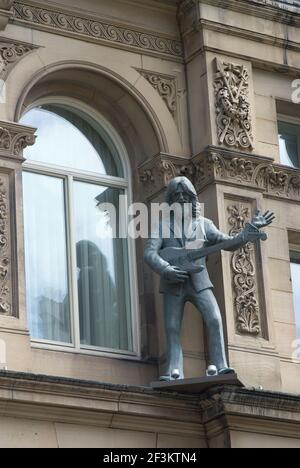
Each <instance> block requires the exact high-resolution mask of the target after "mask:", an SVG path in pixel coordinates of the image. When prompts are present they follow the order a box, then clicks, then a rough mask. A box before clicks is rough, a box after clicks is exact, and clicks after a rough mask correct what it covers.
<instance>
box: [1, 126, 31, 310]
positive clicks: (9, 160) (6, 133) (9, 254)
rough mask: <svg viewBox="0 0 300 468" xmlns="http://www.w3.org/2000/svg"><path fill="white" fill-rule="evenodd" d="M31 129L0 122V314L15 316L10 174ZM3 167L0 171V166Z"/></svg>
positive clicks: (21, 160) (15, 295) (28, 138)
mask: <svg viewBox="0 0 300 468" xmlns="http://www.w3.org/2000/svg"><path fill="white" fill-rule="evenodd" d="M34 132H35V129H34V128H30V127H24V126H23V125H18V124H15V123H9V122H0V316H1V315H6V316H11V315H17V306H16V304H15V302H16V300H17V299H16V298H17V294H16V291H15V287H17V285H16V284H15V274H14V275H13V273H12V272H13V271H14V272H16V271H17V266H16V265H13V262H14V261H15V240H14V239H15V238H14V235H15V234H14V233H15V230H16V228H15V226H13V225H12V216H11V206H10V203H11V200H13V199H14V196H15V195H14V190H15V189H14V182H12V183H11V181H12V180H13V174H14V171H15V170H16V167H18V165H17V164H16V163H18V164H19V165H21V164H22V162H23V149H24V148H26V146H28V145H33V144H34V142H35V136H34ZM2 166H4V169H3V170H2V169H1V167H2Z"/></svg>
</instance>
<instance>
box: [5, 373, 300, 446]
mask: <svg viewBox="0 0 300 468" xmlns="http://www.w3.org/2000/svg"><path fill="white" fill-rule="evenodd" d="M0 414H1V415H2V416H11V417H27V418H30V419H45V418H48V419H50V420H52V421H53V420H55V421H63V422H73V423H82V422H85V423H86V422H89V424H91V425H107V424H110V425H111V424H112V422H113V423H114V424H115V427H121V426H122V427H123V428H124V427H128V426H130V427H135V428H136V427H138V428H139V429H140V430H146V428H147V430H149V427H150V430H155V428H157V429H159V431H162V432H166V433H170V431H171V432H172V434H175V433H184V434H186V435H192V434H194V435H195V434H197V436H199V434H200V433H201V434H202V432H203V424H204V425H205V424H209V423H210V422H211V421H213V420H218V419H220V418H222V417H225V418H227V419H226V420H227V421H229V422H230V421H232V424H233V423H234V425H235V426H237V427H238V426H239V427H248V426H249V424H250V422H251V421H252V422H251V424H252V425H254V426H257V425H262V426H263V427H264V428H265V429H268V431H269V432H272V430H273V429H272V428H273V427H274V424H275V423H276V424H279V423H284V424H285V432H286V433H287V434H288V433H289V430H291V431H293V433H294V430H295V427H296V428H297V431H298V437H300V431H299V425H300V396H298V395H291V394H285V393H279V392H270V391H263V390H257V389H246V388H239V387H235V386H232V385H230V386H227V385H219V386H216V387H214V388H211V389H210V390H207V391H206V392H204V393H203V394H202V395H201V396H199V395H186V394H182V393H172V394H169V393H168V394H166V393H164V392H160V391H157V390H153V389H151V388H149V387H133V386H127V385H115V384H107V383H100V382H93V381H92V382H91V381H83V380H76V379H69V378H62V377H51V376H46V375H34V374H27V373H20V372H12V371H9V372H8V371H0ZM175 421H176V422H178V423H180V424H178V427H177V426H176V425H175V427H174V422H175ZM249 427H250V426H249Z"/></svg>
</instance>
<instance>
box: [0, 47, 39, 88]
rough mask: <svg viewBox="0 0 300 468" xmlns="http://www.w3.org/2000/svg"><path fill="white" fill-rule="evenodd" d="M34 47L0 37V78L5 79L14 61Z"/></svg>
mask: <svg viewBox="0 0 300 468" xmlns="http://www.w3.org/2000/svg"><path fill="white" fill-rule="evenodd" d="M34 49H36V47H35V46H32V45H30V44H28V45H27V44H18V43H13V42H11V41H7V40H5V39H0V79H5V78H6V76H7V74H8V73H9V72H10V70H11V69H12V68H13V66H14V65H15V63H16V62H17V61H18V60H20V59H21V58H22V57H24V56H25V55H27V54H29V53H30V52H32V51H33V50H34Z"/></svg>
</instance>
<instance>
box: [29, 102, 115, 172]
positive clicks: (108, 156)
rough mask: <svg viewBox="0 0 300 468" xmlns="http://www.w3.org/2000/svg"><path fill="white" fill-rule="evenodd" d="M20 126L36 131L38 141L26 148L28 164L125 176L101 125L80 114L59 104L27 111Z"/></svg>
mask: <svg viewBox="0 0 300 468" xmlns="http://www.w3.org/2000/svg"><path fill="white" fill-rule="evenodd" d="M21 123H22V124H24V125H29V126H31V127H36V128H37V137H38V138H37V141H36V143H35V145H34V146H32V147H30V148H27V149H26V150H25V152H24V157H25V158H26V159H27V160H28V161H32V162H37V163H43V164H47V165H55V166H60V167H64V168H67V169H71V170H75V171H80V172H91V173H95V174H98V175H110V176H114V177H124V170H123V167H122V164H121V161H120V159H119V156H118V154H117V151H116V150H115V148H114V145H113V144H112V142H110V141H109V138H108V136H107V135H105V134H104V131H103V129H101V127H100V125H97V123H96V122H95V121H94V120H93V119H92V118H91V117H89V116H87V115H86V114H84V113H82V112H81V111H78V110H75V109H73V108H71V107H68V106H62V105H59V104H51V105H43V106H40V107H35V108H32V109H30V110H29V111H28V112H26V113H25V114H24V115H23V117H22V119H21Z"/></svg>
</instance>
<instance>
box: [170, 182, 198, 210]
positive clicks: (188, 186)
mask: <svg viewBox="0 0 300 468" xmlns="http://www.w3.org/2000/svg"><path fill="white" fill-rule="evenodd" d="M179 185H181V186H182V188H183V190H184V191H185V192H186V193H188V194H189V195H190V197H191V198H192V205H193V217H194V218H199V217H200V216H201V205H200V203H199V200H198V195H197V192H196V189H195V187H194V185H193V184H192V182H191V181H190V180H189V179H188V178H187V177H183V176H182V177H175V179H172V180H171V181H170V183H169V185H168V187H167V192H166V202H167V203H168V204H169V205H172V203H173V195H174V193H175V192H176V191H177V189H178V186H179Z"/></svg>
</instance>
